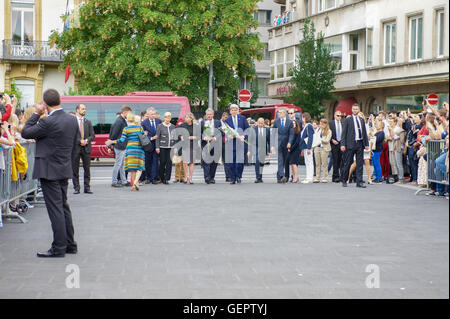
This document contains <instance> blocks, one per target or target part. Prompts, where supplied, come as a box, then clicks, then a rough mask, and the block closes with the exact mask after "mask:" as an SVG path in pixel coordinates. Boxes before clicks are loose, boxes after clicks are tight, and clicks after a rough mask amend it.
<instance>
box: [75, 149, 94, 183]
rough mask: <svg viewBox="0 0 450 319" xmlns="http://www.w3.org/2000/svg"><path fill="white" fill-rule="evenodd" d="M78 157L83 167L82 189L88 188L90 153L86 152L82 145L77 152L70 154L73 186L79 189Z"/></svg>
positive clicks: (89, 180)
mask: <svg viewBox="0 0 450 319" xmlns="http://www.w3.org/2000/svg"><path fill="white" fill-rule="evenodd" d="M80 158H81V161H82V162H83V169H84V189H85V190H89V189H90V182H91V153H88V152H86V150H85V148H84V147H81V149H80V151H79V152H76V153H74V154H73V155H72V169H73V177H72V183H73V188H74V189H76V190H80Z"/></svg>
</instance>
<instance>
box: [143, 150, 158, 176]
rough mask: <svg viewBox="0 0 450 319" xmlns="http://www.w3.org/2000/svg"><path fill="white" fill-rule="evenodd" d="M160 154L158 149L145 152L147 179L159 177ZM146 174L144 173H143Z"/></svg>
mask: <svg viewBox="0 0 450 319" xmlns="http://www.w3.org/2000/svg"><path fill="white" fill-rule="evenodd" d="M158 161H159V155H158V154H157V153H156V151H152V152H145V179H146V180H147V181H151V182H153V181H156V180H158V178H159V163H158ZM142 175H144V174H142Z"/></svg>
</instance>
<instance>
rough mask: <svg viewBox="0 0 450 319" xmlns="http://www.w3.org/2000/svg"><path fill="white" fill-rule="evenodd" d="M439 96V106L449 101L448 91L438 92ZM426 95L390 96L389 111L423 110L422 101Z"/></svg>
mask: <svg viewBox="0 0 450 319" xmlns="http://www.w3.org/2000/svg"><path fill="white" fill-rule="evenodd" d="M437 96H438V98H439V102H438V106H439V107H441V105H442V104H443V103H444V102H447V103H448V93H442V94H437ZM425 98H426V95H424V94H422V95H408V96H388V97H386V110H387V111H406V110H407V109H410V110H411V111H421V110H423V106H422V102H423V100H424V99H425Z"/></svg>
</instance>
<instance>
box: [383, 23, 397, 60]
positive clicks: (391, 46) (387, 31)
mask: <svg viewBox="0 0 450 319" xmlns="http://www.w3.org/2000/svg"><path fill="white" fill-rule="evenodd" d="M396 54H397V24H396V23H387V24H385V25H384V63H385V64H391V63H395V60H396Z"/></svg>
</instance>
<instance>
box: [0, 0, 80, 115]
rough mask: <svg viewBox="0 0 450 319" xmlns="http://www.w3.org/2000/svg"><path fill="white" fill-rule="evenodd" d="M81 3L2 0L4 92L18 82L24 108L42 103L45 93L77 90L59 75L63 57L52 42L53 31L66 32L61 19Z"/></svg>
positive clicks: (0, 77) (0, 75) (0, 87)
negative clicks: (48, 91)
mask: <svg viewBox="0 0 450 319" xmlns="http://www.w3.org/2000/svg"><path fill="white" fill-rule="evenodd" d="M80 2H81V1H80V0H69V1H68V2H67V1H61V0H0V21H1V22H0V92H2V91H4V90H10V89H11V84H12V83H13V82H14V83H15V85H16V87H17V88H18V89H19V90H20V92H21V93H22V98H21V101H20V107H21V108H25V107H27V105H31V104H33V103H37V102H40V101H42V93H43V91H45V90H46V89H48V88H55V89H57V90H58V91H59V92H60V93H61V94H64V93H67V92H68V91H69V88H70V87H71V88H74V84H75V83H74V78H73V76H70V78H69V81H67V83H65V82H64V80H65V79H64V77H65V74H64V71H59V70H58V66H59V64H60V63H61V62H62V59H63V54H62V52H60V51H59V50H57V49H55V48H52V47H51V46H50V44H49V42H48V40H49V36H50V34H51V31H52V30H57V31H62V30H63V27H64V26H63V22H62V21H61V19H60V17H61V16H62V15H63V14H65V13H66V10H67V8H66V5H67V3H68V9H69V10H70V11H72V10H73V8H74V6H76V5H78V4H79V3H80Z"/></svg>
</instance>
